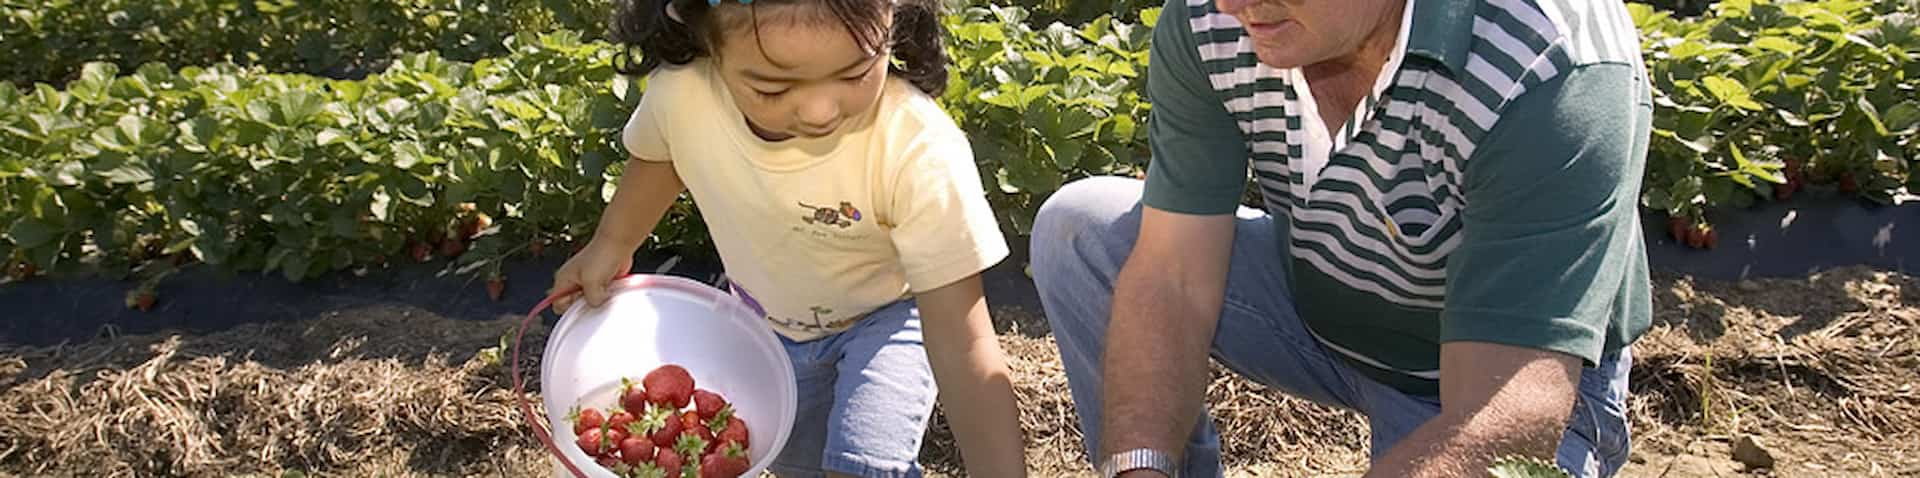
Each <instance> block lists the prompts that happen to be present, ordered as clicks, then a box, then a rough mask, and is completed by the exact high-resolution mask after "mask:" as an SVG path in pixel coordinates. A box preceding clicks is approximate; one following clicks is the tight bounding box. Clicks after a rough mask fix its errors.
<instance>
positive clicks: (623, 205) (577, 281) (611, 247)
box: [548, 159, 687, 310]
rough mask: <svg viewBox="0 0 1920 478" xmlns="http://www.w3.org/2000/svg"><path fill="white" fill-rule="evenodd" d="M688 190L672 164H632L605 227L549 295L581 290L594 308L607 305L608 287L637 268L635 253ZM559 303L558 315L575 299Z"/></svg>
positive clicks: (604, 216) (563, 270)
mask: <svg viewBox="0 0 1920 478" xmlns="http://www.w3.org/2000/svg"><path fill="white" fill-rule="evenodd" d="M686 189H687V187H686V185H685V184H682V183H681V182H680V174H679V173H678V172H676V171H674V169H673V163H672V162H670V161H644V160H639V159H633V160H628V161H627V169H626V171H625V172H624V173H622V174H621V175H620V186H619V188H618V189H616V190H614V192H613V200H612V201H609V202H608V203H607V209H606V210H605V211H603V212H601V213H600V226H599V228H597V229H595V230H594V232H593V239H592V240H590V241H587V246H586V247H585V248H582V249H581V250H580V252H579V253H578V254H574V256H573V257H572V258H570V259H567V263H566V264H565V265H562V266H560V270H559V271H556V272H554V273H553V288H552V289H549V290H548V293H552V292H554V291H559V290H565V289H567V288H570V287H579V288H580V295H584V296H586V299H587V304H588V305H591V306H595V307H598V306H600V305H602V304H605V303H606V302H607V283H609V282H612V281H613V279H614V278H615V277H619V276H620V275H622V274H626V273H627V272H629V271H630V270H632V269H633V251H634V250H635V249H639V248H640V244H641V243H643V242H645V241H646V240H647V237H648V236H652V235H653V228H654V227H655V226H656V225H658V224H659V223H660V217H661V216H664V215H666V213H667V208H668V207H670V206H672V205H673V201H674V199H675V198H678V197H679V196H680V192H681V191H685V190H686ZM554 302H555V305H556V306H557V308H556V309H555V310H566V309H567V307H568V306H571V305H573V296H572V295H568V296H566V297H562V298H560V299H558V300H555V301H554Z"/></svg>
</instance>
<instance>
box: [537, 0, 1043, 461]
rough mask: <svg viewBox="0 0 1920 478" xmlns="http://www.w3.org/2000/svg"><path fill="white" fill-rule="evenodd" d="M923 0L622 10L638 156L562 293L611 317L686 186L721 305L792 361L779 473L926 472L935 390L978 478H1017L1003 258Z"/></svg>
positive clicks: (702, 3)
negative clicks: (729, 292)
mask: <svg viewBox="0 0 1920 478" xmlns="http://www.w3.org/2000/svg"><path fill="white" fill-rule="evenodd" d="M936 1H938V0H714V1H713V2H712V3H709V0H623V1H622V2H620V6H619V10H618V12H617V15H616V18H615V22H614V23H615V24H614V30H615V32H614V33H615V36H616V38H617V39H618V40H619V41H620V42H622V43H624V44H625V45H627V47H628V48H627V53H628V55H623V56H625V57H627V58H630V55H631V54H633V53H637V54H639V55H640V57H641V58H642V60H641V61H640V63H639V64H638V65H637V66H638V67H637V68H631V67H632V66H633V65H632V62H624V63H625V64H624V65H623V66H622V72H623V73H627V74H630V75H636V76H639V75H645V76H646V77H647V85H648V86H647V90H646V94H645V96H644V98H642V100H641V102H640V106H639V108H638V110H636V111H635V112H634V113H633V116H632V118H631V119H630V121H629V122H628V124H627V125H626V129H625V131H624V132H623V135H622V140H623V143H624V144H625V145H626V148H627V150H628V152H629V153H630V154H631V155H632V159H631V160H630V161H629V162H628V165H627V168H626V172H625V174H624V175H623V177H621V179H620V184H619V190H618V192H616V193H615V194H614V196H613V200H612V202H611V203H610V204H608V206H607V210H606V212H605V213H604V214H603V216H602V218H601V222H600V227H599V230H598V231H596V232H595V233H594V237H593V239H592V240H591V241H589V242H588V244H587V246H586V247H585V248H583V249H582V250H581V251H580V253H579V254H577V255H575V256H574V257H572V258H571V259H569V260H568V261H567V263H566V265H564V266H562V267H561V268H560V270H559V271H558V272H556V273H555V277H554V282H555V288H556V289H559V288H565V287H568V286H580V287H581V288H582V294H581V295H584V297H585V299H586V301H587V303H588V304H589V305H594V306H599V305H601V304H603V303H604V301H605V300H606V299H607V297H606V296H607V293H606V284H607V283H608V282H609V281H610V280H611V279H613V278H614V277H615V276H617V275H620V274H623V273H626V272H627V271H628V270H629V268H630V267H631V266H632V264H631V257H632V254H633V252H634V251H635V249H636V248H637V247H639V246H640V245H641V242H642V241H643V240H644V239H645V238H646V237H648V236H649V235H650V233H651V232H652V230H653V228H654V226H655V224H656V223H658V222H659V221H660V219H661V215H662V214H663V213H664V212H665V211H666V209H667V208H668V206H669V205H670V204H672V203H673V201H674V198H675V197H676V196H678V195H679V194H680V192H681V191H683V190H685V191H691V192H692V195H693V198H694V201H695V203H696V204H698V205H699V207H700V212H701V214H702V216H703V217H704V218H705V220H706V223H707V227H708V229H709V230H710V231H711V232H712V236H713V241H714V244H715V246H716V247H717V248H718V250H719V252H720V256H721V260H722V262H723V264H724V266H725V267H726V271H727V277H728V278H729V279H730V281H731V283H732V284H731V285H732V287H733V289H734V291H735V293H736V294H738V295H740V296H741V297H742V298H743V299H745V300H746V301H747V302H748V303H750V304H753V305H755V306H756V307H757V308H759V309H761V310H762V311H763V312H764V315H765V317H766V320H767V321H768V323H769V325H770V326H771V327H773V329H774V330H775V331H777V332H778V333H779V335H780V336H781V338H782V342H783V344H784V345H785V346H786V348H787V352H788V354H789V355H790V356H791V358H792V359H793V365H794V368H795V370H794V372H795V375H796V376H797V378H798V380H799V394H800V396H799V397H798V398H799V406H800V408H799V417H798V419H797V420H796V422H795V428H794V430H793V433H792V439H791V440H790V441H789V442H788V443H787V444H786V447H785V449H784V450H783V451H782V453H781V454H780V456H779V457H778V459H777V462H776V463H775V464H774V466H773V471H774V472H776V473H778V474H780V475H781V476H823V475H829V474H830V475H833V476H841V475H849V476H889V477H890V476H919V475H920V467H919V465H918V463H917V462H916V458H917V457H918V456H919V454H920V444H921V437H922V436H923V435H924V434H925V431H926V427H927V423H928V419H929V417H930V415H931V414H932V412H933V404H934V400H935V399H936V397H938V398H939V399H940V400H941V403H944V404H945V405H946V406H945V412H946V414H947V417H948V419H949V420H948V422H949V423H950V424H952V426H953V430H954V435H955V437H956V438H957V439H958V441H959V444H960V449H961V451H962V453H963V454H964V456H965V457H966V461H967V469H968V473H969V474H970V475H972V476H992V477H1016V476H1024V475H1025V470H1024V468H1025V462H1024V453H1023V446H1022V445H1023V443H1022V440H1021V435H1020V428H1019V423H1018V413H1019V412H1018V410H1017V409H1016V408H1015V405H1014V400H1013V388H1012V381H1011V379H1010V377H1009V375H1008V372H1007V367H1006V364H1005V361H1004V358H1003V356H1002V355H1001V351H1000V348H999V345H998V342H996V340H995V337H994V332H993V327H992V324H991V322H990V320H989V317H988V314H987V307H986V303H985V300H984V299H983V297H982V292H981V284H980V278H979V273H980V272H981V271H983V270H985V269H987V268H988V267H990V266H992V265H994V264H995V263H998V262H999V261H1000V260H1002V259H1003V258H1005V257H1006V255H1007V245H1006V241H1005V239H1004V238H1003V237H1002V236H1001V234H1000V230H999V228H998V226H997V225H996V223H995V221H994V217H993V214H992V212H991V211H990V210H989V208H988V206H987V202H986V198H985V196H984V190H983V189H982V187H981V183H980V178H979V173H978V170H976V169H975V165H974V162H973V157H972V151H971V148H970V146H969V144H968V142H967V139H966V137H965V136H964V134H963V133H962V132H961V131H960V130H959V129H958V127H957V126H956V125H955V124H954V122H953V120H952V119H951V118H949V117H947V116H946V115H945V114H944V112H943V111H941V110H940V108H939V107H938V106H937V105H936V104H935V102H934V100H933V99H932V97H931V96H930V95H932V96H937V95H939V94H940V92H941V91H942V90H943V89H944V86H945V83H946V80H947V67H946V56H945V53H944V51H943V50H942V43H941V27H940V19H939V17H938V12H937V7H936V3H935V2H936ZM635 49H637V50H638V52H634V51H633V50H635ZM623 59H626V58H623ZM562 307H564V305H562ZM923 317H924V319H925V321H924V322H923V321H922V318H923ZM923 324H924V327H923ZM936 383H937V384H938V386H937V387H936Z"/></svg>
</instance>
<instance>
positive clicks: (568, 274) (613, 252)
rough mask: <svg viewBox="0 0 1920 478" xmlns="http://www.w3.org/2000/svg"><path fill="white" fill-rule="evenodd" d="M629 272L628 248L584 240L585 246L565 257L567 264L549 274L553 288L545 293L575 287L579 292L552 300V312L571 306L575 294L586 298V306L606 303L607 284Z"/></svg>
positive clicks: (631, 261)
mask: <svg viewBox="0 0 1920 478" xmlns="http://www.w3.org/2000/svg"><path fill="white" fill-rule="evenodd" d="M632 270H633V249H632V248H628V249H626V250H621V248H620V247H614V246H609V245H607V244H605V243H603V242H601V241H598V240H594V241H588V242H587V247H585V248H582V249H580V253H578V254H574V255H573V257H571V258H568V259H567V263H566V264H564V265H561V266H560V270H558V271H555V272H554V273H553V287H552V288H549V289H547V293H548V294H552V293H553V292H555V291H560V290H567V289H568V288H569V287H578V288H579V290H580V292H578V293H572V294H567V295H565V296H562V297H560V298H558V299H555V300H554V301H553V303H554V310H555V311H564V310H566V309H567V307H569V306H572V305H573V299H574V297H576V296H579V295H585V296H586V297H587V305H589V306H593V307H599V306H602V305H606V303H607V284H609V283H612V282H613V279H615V278H618V277H620V276H622V275H626V274H627V272H629V271H632Z"/></svg>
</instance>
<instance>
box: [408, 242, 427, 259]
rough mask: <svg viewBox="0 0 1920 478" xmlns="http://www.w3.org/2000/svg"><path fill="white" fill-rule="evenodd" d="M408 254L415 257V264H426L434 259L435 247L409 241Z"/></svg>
mask: <svg viewBox="0 0 1920 478" xmlns="http://www.w3.org/2000/svg"><path fill="white" fill-rule="evenodd" d="M407 243H408V246H407V252H408V253H410V254H412V255H413V261H414V262H426V261H428V260H431V259H433V246H432V245H429V244H427V243H425V242H419V241H407Z"/></svg>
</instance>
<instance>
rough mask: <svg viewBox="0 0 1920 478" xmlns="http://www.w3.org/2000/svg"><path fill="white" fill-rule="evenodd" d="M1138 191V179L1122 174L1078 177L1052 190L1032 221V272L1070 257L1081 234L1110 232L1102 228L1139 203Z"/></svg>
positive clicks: (1041, 270) (1139, 189) (1106, 227)
mask: <svg viewBox="0 0 1920 478" xmlns="http://www.w3.org/2000/svg"><path fill="white" fill-rule="evenodd" d="M1140 191H1141V185H1140V181H1138V180H1135V179H1128V178H1122V177H1092V178H1087V179H1082V180H1079V181H1074V182H1072V183H1068V184H1067V185H1065V186H1062V187H1061V188H1060V190H1059V191H1055V192H1054V194H1053V196H1051V197H1049V198H1047V201H1046V202H1045V203H1043V204H1041V205H1040V211H1039V212H1038V213H1037V214H1036V215H1035V217H1034V220H1033V234H1032V244H1031V245H1030V249H1031V251H1032V254H1033V262H1034V274H1035V275H1039V274H1042V273H1043V271H1045V270H1047V269H1050V268H1052V267H1056V266H1059V265H1062V263H1060V262H1058V261H1062V260H1074V259H1073V258H1074V256H1075V255H1076V254H1075V251H1074V250H1073V247H1075V244H1076V243H1077V242H1078V241H1080V238H1081V237H1082V236H1084V235H1086V234H1089V233H1092V234H1102V235H1105V234H1110V233H1112V232H1113V231H1107V230H1106V229H1108V228H1110V227H1112V226H1113V225H1114V224H1115V222H1116V221H1118V220H1119V219H1120V218H1122V217H1123V216H1125V215H1126V214H1127V212H1128V211H1129V210H1131V209H1133V208H1134V207H1135V206H1136V205H1137V204H1139V201H1140Z"/></svg>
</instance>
